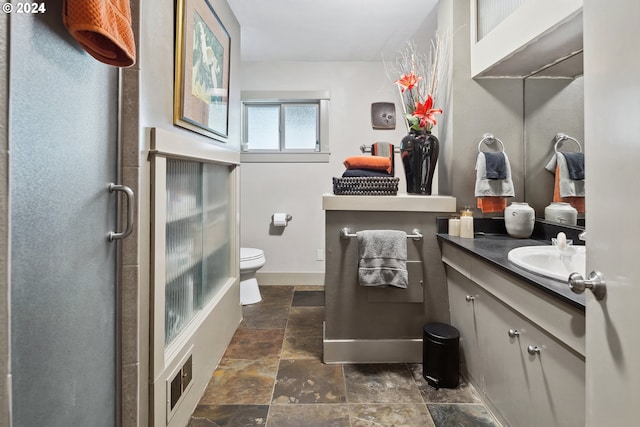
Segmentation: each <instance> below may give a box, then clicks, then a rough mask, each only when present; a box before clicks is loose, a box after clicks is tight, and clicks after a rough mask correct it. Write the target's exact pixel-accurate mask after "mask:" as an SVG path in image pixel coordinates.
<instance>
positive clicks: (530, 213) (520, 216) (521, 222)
mask: <svg viewBox="0 0 640 427" xmlns="http://www.w3.org/2000/svg"><path fill="white" fill-rule="evenodd" d="M535 222H536V212H535V211H534V209H533V208H532V207H531V206H529V204H528V203H524V202H522V203H520V202H513V203H511V204H510V205H509V206H507V207H506V208H505V210H504V225H505V227H506V228H507V233H508V234H509V236H511V237H517V238H519V239H526V238H528V237H529V236H531V233H533V226H534V224H535Z"/></svg>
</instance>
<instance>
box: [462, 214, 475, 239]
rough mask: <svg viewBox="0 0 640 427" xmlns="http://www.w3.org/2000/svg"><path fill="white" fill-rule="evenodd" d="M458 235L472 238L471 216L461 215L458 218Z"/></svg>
mask: <svg viewBox="0 0 640 427" xmlns="http://www.w3.org/2000/svg"><path fill="white" fill-rule="evenodd" d="M460 237H464V238H467V239H470V238H473V217H472V216H463V217H461V218H460Z"/></svg>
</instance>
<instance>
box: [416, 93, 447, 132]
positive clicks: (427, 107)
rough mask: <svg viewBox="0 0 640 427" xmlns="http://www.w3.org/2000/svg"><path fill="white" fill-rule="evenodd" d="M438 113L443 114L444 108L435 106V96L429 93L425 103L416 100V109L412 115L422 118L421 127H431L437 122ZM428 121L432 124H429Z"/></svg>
mask: <svg viewBox="0 0 640 427" xmlns="http://www.w3.org/2000/svg"><path fill="white" fill-rule="evenodd" d="M436 113H437V114H442V110H441V109H440V108H433V98H432V97H431V95H429V96H428V97H427V100H426V101H425V103H424V104H420V103H419V102H416V109H415V110H414V112H413V113H411V115H412V116H414V117H417V118H419V119H420V127H424V128H426V127H429V128H431V126H433V125H435V124H436V116H435V115H436ZM427 123H428V124H429V125H430V126H427Z"/></svg>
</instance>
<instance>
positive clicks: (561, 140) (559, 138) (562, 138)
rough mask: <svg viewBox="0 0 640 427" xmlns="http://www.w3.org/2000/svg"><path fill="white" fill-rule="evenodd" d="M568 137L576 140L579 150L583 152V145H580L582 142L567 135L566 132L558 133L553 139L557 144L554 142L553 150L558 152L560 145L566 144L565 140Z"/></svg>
mask: <svg viewBox="0 0 640 427" xmlns="http://www.w3.org/2000/svg"><path fill="white" fill-rule="evenodd" d="M567 139H569V140H571V141H573V142H575V143H576V145H577V146H578V152H579V153H582V145H580V142H578V140H577V139H575V138H574V137H572V136H569V135H567V134H566V133H558V134H556V136H555V137H554V138H553V140H554V141H555V144H553V151H555V152H556V153H559V151H558V147H559V146H561V145H562V144H564V141H565V140H567Z"/></svg>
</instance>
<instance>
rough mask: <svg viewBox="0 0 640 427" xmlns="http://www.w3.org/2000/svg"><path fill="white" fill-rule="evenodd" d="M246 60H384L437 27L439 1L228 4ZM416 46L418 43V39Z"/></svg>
mask: <svg viewBox="0 0 640 427" xmlns="http://www.w3.org/2000/svg"><path fill="white" fill-rule="evenodd" d="M228 3H229V5H230V6H231V9H232V10H233V13H234V14H235V16H236V18H237V19H238V22H239V23H240V28H241V38H242V44H241V57H242V60H243V61H323V62H325V61H326V62H331V61H380V60H382V59H383V57H384V58H389V57H393V56H394V55H395V54H396V53H397V52H398V51H399V50H400V49H402V47H403V45H404V44H405V43H406V42H407V41H410V40H413V39H414V35H415V34H416V32H417V31H418V30H420V34H432V33H433V32H434V31H435V28H436V14H437V4H438V0H419V1H415V0H228ZM416 42H417V41H416Z"/></svg>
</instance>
